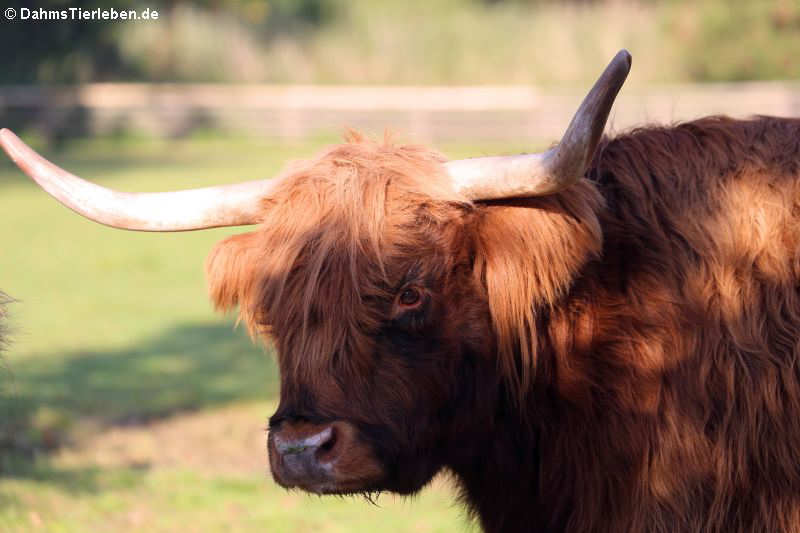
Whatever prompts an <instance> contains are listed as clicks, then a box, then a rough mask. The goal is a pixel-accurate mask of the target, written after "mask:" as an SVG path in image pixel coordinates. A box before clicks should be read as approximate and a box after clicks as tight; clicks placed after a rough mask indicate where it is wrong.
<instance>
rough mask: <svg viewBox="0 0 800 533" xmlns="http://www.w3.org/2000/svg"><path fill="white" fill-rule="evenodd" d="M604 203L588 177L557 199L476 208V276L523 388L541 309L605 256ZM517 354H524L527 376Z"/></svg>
mask: <svg viewBox="0 0 800 533" xmlns="http://www.w3.org/2000/svg"><path fill="white" fill-rule="evenodd" d="M602 205H603V202H602V198H601V196H600V194H599V193H598V192H597V190H596V188H595V187H594V185H592V184H591V183H589V182H588V181H585V180H583V181H581V182H579V183H577V184H575V185H573V186H572V187H570V188H569V189H568V190H566V191H564V192H562V193H559V194H556V195H553V196H547V197H541V198H531V199H527V200H515V201H509V202H503V203H502V204H498V203H493V204H489V205H482V206H480V207H479V208H478V209H479V213H478V216H477V217H476V224H477V228H476V232H475V234H476V237H477V241H476V246H475V275H476V276H477V278H478V281H479V282H480V283H481V284H482V285H483V287H484V288H485V290H486V294H487V297H488V301H489V311H490V314H491V319H492V325H493V328H494V331H495V334H496V336H497V340H498V343H499V346H498V348H499V351H500V356H501V357H503V358H504V359H503V360H504V361H505V362H507V363H508V364H507V365H505V364H504V365H503V366H507V371H508V372H509V373H510V374H512V375H510V376H509V377H510V378H511V379H512V382H516V385H517V386H520V387H521V388H523V389H524V387H525V385H526V384H527V380H528V379H529V378H530V377H531V371H532V369H533V367H534V366H535V354H536V346H535V339H536V335H535V328H536V325H535V318H536V309H537V308H541V307H546V306H549V305H554V304H556V303H557V301H558V299H559V298H560V297H562V296H563V294H564V293H565V292H566V291H567V290H568V288H569V287H570V285H571V284H572V283H573V281H574V279H575V277H576V276H578V275H580V271H581V269H582V268H583V266H584V265H585V264H586V262H587V261H589V260H590V259H591V258H592V257H595V256H597V255H599V254H600V253H601V250H602V244H603V236H602V231H601V228H600V223H599V220H598V218H597V212H598V211H599V209H600V208H601V206H602ZM503 354H505V357H504V355H503ZM514 354H520V355H521V357H522V360H523V364H522V369H521V370H522V374H521V375H520V374H519V373H518V370H519V368H518V366H517V364H516V363H515V362H514V357H515V356H514Z"/></svg>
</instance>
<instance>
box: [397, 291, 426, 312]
mask: <svg viewBox="0 0 800 533" xmlns="http://www.w3.org/2000/svg"><path fill="white" fill-rule="evenodd" d="M421 298H422V295H421V294H420V292H419V289H415V288H414V287H409V288H407V289H404V290H403V292H401V293H400V297H399V301H400V305H404V306H406V307H412V306H415V305H417V304H418V303H419V301H420V299H421Z"/></svg>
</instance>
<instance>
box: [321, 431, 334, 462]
mask: <svg viewBox="0 0 800 533" xmlns="http://www.w3.org/2000/svg"><path fill="white" fill-rule="evenodd" d="M336 440H337V438H336V428H335V427H331V428H330V433H329V435H328V438H327V440H325V441H324V442H322V443H321V444H320V445H319V450H318V451H317V457H318V458H322V457H323V456H325V455H328V454H329V453H330V451H331V450H333V448H334V447H335V446H336Z"/></svg>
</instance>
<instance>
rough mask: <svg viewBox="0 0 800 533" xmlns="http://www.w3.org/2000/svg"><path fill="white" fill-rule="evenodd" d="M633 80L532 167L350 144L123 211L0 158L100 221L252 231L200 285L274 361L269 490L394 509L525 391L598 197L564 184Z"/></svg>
mask: <svg viewBox="0 0 800 533" xmlns="http://www.w3.org/2000/svg"><path fill="white" fill-rule="evenodd" d="M629 68H630V56H629V55H628V54H627V52H624V51H623V52H620V53H619V54H618V55H617V56H616V57H615V58H614V60H613V61H612V62H611V64H610V65H609V67H608V68H607V69H606V70H605V72H604V73H603V75H602V76H601V77H600V79H599V80H598V82H597V83H596V84H595V86H594V87H593V89H592V91H591V92H590V93H589V95H588V96H587V97H586V99H585V100H584V102H583V103H582V104H581V107H580V108H579V110H578V112H577V113H576V115H575V118H573V120H572V122H571V124H570V126H569V128H568V129H567V132H566V133H565V135H564V138H563V139H562V140H561V142H560V143H559V144H557V145H556V146H555V147H554V148H552V149H551V150H549V151H547V152H545V153H544V154H533V155H522V156H506V157H484V158H477V159H467V160H460V161H449V162H447V161H446V160H445V158H444V157H442V156H441V155H439V154H438V153H436V152H433V151H431V150H428V149H425V148H422V147H415V146H396V145H394V144H392V143H391V142H389V141H384V142H382V143H378V142H372V141H368V140H365V139H363V138H361V137H360V136H358V135H357V134H351V135H350V137H349V139H348V142H347V143H345V144H343V145H339V146H335V147H333V148H330V149H328V150H326V151H325V152H323V153H322V154H320V155H319V156H318V157H316V158H315V159H313V160H311V161H308V162H305V163H301V164H297V165H295V166H294V167H292V168H291V169H289V170H288V171H286V172H285V173H284V175H283V176H281V177H279V178H278V179H275V180H269V181H261V182H252V183H247V184H241V185H236V186H226V187H217V188H210V189H198V190H193V191H181V192H177V193H149V194H125V193H118V192H115V191H110V190H108V189H105V188H102V187H98V186H96V185H93V184H90V183H88V182H85V181H83V180H81V179H80V178H77V177H75V176H72V175H70V174H68V173H66V172H65V171H63V170H61V169H60V168H58V167H56V166H55V165H53V164H52V163H50V162H48V161H46V160H44V159H43V158H41V157H40V156H38V155H37V154H36V153H35V152H33V151H32V150H31V149H30V148H28V147H27V146H25V145H24V144H23V143H22V142H21V141H20V140H19V139H18V138H17V137H16V136H14V135H13V134H12V133H11V132H9V131H7V130H3V131H2V132H0V142H2V144H3V147H4V148H5V149H6V151H7V152H8V153H9V155H10V156H11V157H12V159H14V161H15V162H17V164H18V165H19V166H20V167H21V168H22V169H23V170H24V171H25V172H27V173H28V174H29V175H30V176H31V177H32V178H33V179H34V180H36V181H37V182H38V183H39V184H40V185H41V186H42V187H43V188H45V189H46V190H47V191H48V192H50V193H51V194H53V195H54V196H56V197H57V198H58V199H59V200H60V201H62V202H63V203H65V204H66V205H67V206H69V207H70V208H72V209H74V210H76V211H78V212H79V213H81V214H83V215H85V216H87V217H89V218H91V219H93V220H96V221H98V222H101V223H104V224H108V225H112V226H114V227H120V228H125V229H138V230H152V231H180V230H189V229H199V228H205V227H214V226H227V225H240V224H259V227H258V229H257V230H256V231H253V232H251V233H244V234H240V235H236V236H234V237H231V238H229V239H226V240H225V241H223V242H221V243H220V244H218V245H217V246H216V248H215V249H214V250H213V252H212V253H211V255H210V257H209V259H208V262H207V272H208V279H209V287H210V293H211V297H212V299H213V301H214V302H215V304H216V305H217V307H219V308H221V309H230V308H233V307H236V306H238V308H239V312H240V315H241V317H242V319H243V320H244V321H245V322H246V323H247V324H248V326H249V327H250V328H251V330H252V331H253V332H254V333H256V334H259V335H262V334H263V335H265V336H269V337H270V338H271V339H272V341H273V342H274V344H275V346H276V348H277V353H278V360H279V364H280V370H281V401H280V405H279V407H278V410H277V412H276V413H275V414H274V416H273V417H272V418H271V419H270V436H269V457H270V463H271V466H272V472H273V475H274V477H275V479H276V481H277V482H278V483H280V484H281V485H284V486H287V487H300V488H303V489H305V490H309V491H312V492H317V493H352V492H364V491H378V490H393V491H397V492H401V493H408V492H413V491H415V490H417V489H418V488H420V487H421V486H422V485H423V484H425V483H426V482H427V481H428V480H430V479H431V477H432V476H433V475H434V474H435V473H436V472H437V471H438V470H439V469H441V468H442V467H443V466H447V465H451V464H453V462H457V461H458V460H466V461H473V460H477V458H473V457H470V454H471V453H473V452H472V450H474V446H473V444H474V443H475V442H476V441H477V440H479V439H485V438H486V434H487V432H486V427H488V426H490V425H491V424H492V418H493V416H494V415H495V412H494V409H495V406H497V405H499V403H498V402H502V401H504V400H503V398H505V397H507V396H510V397H512V398H519V397H520V394H521V393H522V391H525V390H527V388H528V385H529V384H530V382H531V380H532V369H533V362H534V360H535V342H534V340H533V339H534V333H535V331H534V330H535V317H534V312H533V308H534V307H535V306H536V304H537V303H546V302H552V301H553V299H554V298H556V297H557V295H558V294H559V292H560V291H562V290H563V289H564V288H565V287H566V286H567V285H568V284H569V282H570V280H571V279H572V276H573V275H574V273H575V271H576V270H577V269H579V268H580V266H581V265H582V264H583V263H584V262H585V261H586V259H587V257H589V256H590V255H592V254H594V253H597V252H598V251H599V247H600V241H601V235H600V230H599V225H598V223H597V219H596V217H595V214H594V213H595V210H596V209H597V208H598V207H599V205H600V199H599V197H598V195H597V194H596V192H595V190H594V188H593V187H592V186H591V185H590V184H588V183H586V182H584V181H581V180H580V178H581V177H582V176H583V173H584V171H585V170H586V168H587V166H588V164H589V161H590V159H591V158H592V156H593V154H594V151H595V148H596V146H597V143H598V141H599V139H600V137H601V135H602V131H603V128H604V125H605V121H606V118H607V116H608V113H609V111H610V108H611V105H612V103H613V100H614V98H615V96H616V94H617V92H618V91H619V89H620V87H621V85H622V83H623V81H624V79H625V77H626V76H627V73H628V70H629ZM567 187H569V191H566V192H564V193H562V192H561V191H563V190H564V189H566V188H567ZM532 197H535V198H532ZM520 198H527V200H524V201H523V200H519V199H520ZM530 198H532V199H530ZM510 199H511V200H510ZM514 199H516V200H514ZM509 393H510V394H509Z"/></svg>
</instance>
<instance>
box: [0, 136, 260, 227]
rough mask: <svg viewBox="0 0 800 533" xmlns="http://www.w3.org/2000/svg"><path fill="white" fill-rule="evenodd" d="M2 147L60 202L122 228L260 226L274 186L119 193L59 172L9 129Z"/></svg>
mask: <svg viewBox="0 0 800 533" xmlns="http://www.w3.org/2000/svg"><path fill="white" fill-rule="evenodd" d="M0 145H2V146H3V149H4V150H5V151H6V153H7V154H8V155H9V157H11V159H12V160H13V161H14V162H15V163H16V164H17V166H19V168H20V169H22V171H23V172H25V173H26V174H27V175H28V176H30V177H31V178H32V179H33V180H34V181H35V182H36V183H38V184H39V186H40V187H41V188H42V189H44V190H45V191H47V192H48V193H49V194H50V195H52V196H53V197H54V198H55V199H56V200H58V201H59V202H61V203H62V204H64V205H65V206H67V207H69V208H70V209H72V210H73V211H75V212H76V213H79V214H81V215H83V216H85V217H86V218H88V219H90V220H94V221H95V222H99V223H101V224H105V225H107V226H111V227H114V228H120V229H129V230H138V231H188V230H195V229H204V228H215V227H220V226H240V225H246V224H257V223H258V222H259V213H260V212H261V211H260V206H259V203H260V200H261V199H262V198H263V197H264V196H266V195H268V193H269V191H270V189H271V188H272V187H273V184H274V182H273V181H272V180H260V181H251V182H246V183H238V184H235V185H222V186H219V187H206V188H202V189H189V190H185V191H174V192H151V193H128V192H119V191H114V190H111V189H107V188H105V187H101V186H99V185H95V184H94V183H90V182H88V181H86V180H83V179H81V178H79V177H77V176H74V175H72V174H70V173H69V172H67V171H66V170H64V169H62V168H59V167H58V166H56V165H54V164H53V163H51V162H50V161H48V160H47V159H45V158H43V157H42V156H40V155H39V154H37V153H36V152H35V151H34V150H33V149H32V148H31V147H30V146H28V145H26V144H25V143H24V142H22V141H21V140H20V138H19V137H17V136H16V135H14V133H13V132H12V131H10V130H7V129H2V130H0Z"/></svg>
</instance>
